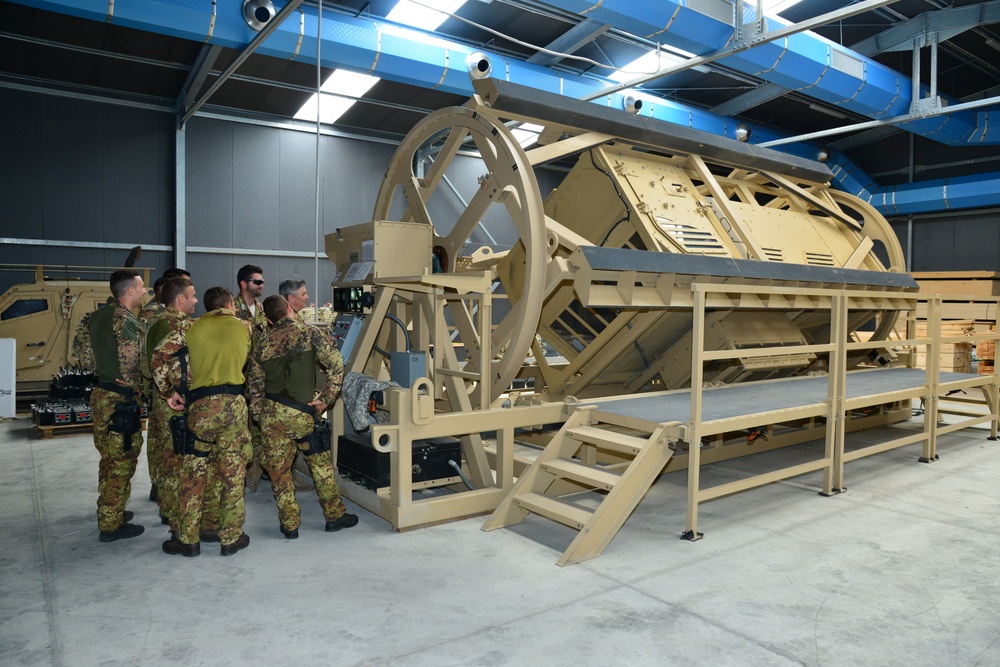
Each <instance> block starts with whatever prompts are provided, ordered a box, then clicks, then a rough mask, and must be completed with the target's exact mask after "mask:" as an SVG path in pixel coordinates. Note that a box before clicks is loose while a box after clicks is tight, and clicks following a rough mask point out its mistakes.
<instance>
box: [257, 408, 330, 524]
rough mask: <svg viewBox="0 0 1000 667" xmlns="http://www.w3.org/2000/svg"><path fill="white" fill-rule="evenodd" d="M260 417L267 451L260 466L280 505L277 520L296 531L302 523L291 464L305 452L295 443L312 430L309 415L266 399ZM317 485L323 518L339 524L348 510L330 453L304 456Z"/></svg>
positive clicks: (303, 448) (311, 420) (263, 454)
mask: <svg viewBox="0 0 1000 667" xmlns="http://www.w3.org/2000/svg"><path fill="white" fill-rule="evenodd" d="M265 403H266V404H265V407H264V410H263V411H262V412H261V415H260V430H261V432H262V433H263V434H264V451H263V452H262V454H261V465H263V466H264V469H265V470H267V474H268V475H269V476H270V478H271V492H272V493H273V494H274V500H275V502H276V503H277V504H278V521H280V522H281V525H282V526H284V527H285V528H286V529H288V530H295V529H296V528H298V527H299V526H300V525H301V524H302V516H301V510H300V509H299V503H298V501H297V500H296V499H295V482H294V480H293V478H292V464H293V463H294V462H295V454H296V453H297V452H298V451H300V449H301V450H302V451H303V452H304V450H305V449H307V448H308V446H307V445H306V444H304V443H303V444H301V445H300V444H299V443H296V442H295V441H296V440H298V439H299V438H301V437H304V436H306V435H308V434H310V433H312V430H313V419H312V417H311V416H310V415H308V414H306V413H304V412H301V411H299V410H295V409H294V408H289V407H287V406H284V405H281V404H279V403H275V402H274V401H271V400H267V401H266V402H265ZM303 458H305V460H306V463H307V464H308V465H309V472H310V473H312V477H313V482H314V483H315V485H316V495H317V496H318V497H319V504H320V507H322V508H323V516H324V518H325V519H326V520H327V521H336V520H337V519H339V518H340V517H342V516H343V515H344V513H345V512H346V511H347V508H346V507H345V506H344V503H343V501H342V500H341V498H340V487H338V486H337V478H336V477H335V476H334V473H333V460H332V458H331V455H330V452H323V453H321V454H313V455H312V456H305V454H304V453H303Z"/></svg>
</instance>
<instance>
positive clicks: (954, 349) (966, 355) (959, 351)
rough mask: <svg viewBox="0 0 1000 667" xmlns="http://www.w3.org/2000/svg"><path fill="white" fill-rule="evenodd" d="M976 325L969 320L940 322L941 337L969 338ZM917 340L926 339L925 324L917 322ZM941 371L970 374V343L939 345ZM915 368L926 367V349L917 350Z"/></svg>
mask: <svg viewBox="0 0 1000 667" xmlns="http://www.w3.org/2000/svg"><path fill="white" fill-rule="evenodd" d="M975 325H976V323H975V322H973V321H971V320H946V321H942V322H941V337H942V338H953V337H955V336H971V335H972V334H973V333H975ZM916 336H917V338H927V322H926V321H924V320H917V332H916ZM939 358H940V360H941V370H942V371H952V372H955V373H971V372H972V341H971V340H970V341H969V342H968V343H941V347H940V349H939ZM915 366H916V368H926V367H927V348H925V347H921V348H919V349H917V360H916V364H915Z"/></svg>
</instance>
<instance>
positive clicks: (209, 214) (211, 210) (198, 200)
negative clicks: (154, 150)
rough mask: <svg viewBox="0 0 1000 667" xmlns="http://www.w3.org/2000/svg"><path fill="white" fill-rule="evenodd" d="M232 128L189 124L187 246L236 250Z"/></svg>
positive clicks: (204, 122) (199, 121)
mask: <svg viewBox="0 0 1000 667" xmlns="http://www.w3.org/2000/svg"><path fill="white" fill-rule="evenodd" d="M233 127H234V124H232V123H224V122H222V121H216V120H206V119H201V118H195V119H193V120H192V121H191V122H190V123H188V126H187V130H186V131H185V134H186V138H185V146H186V158H187V159H186V164H187V215H186V219H187V242H188V245H193V246H211V247H233V175H234V167H233Z"/></svg>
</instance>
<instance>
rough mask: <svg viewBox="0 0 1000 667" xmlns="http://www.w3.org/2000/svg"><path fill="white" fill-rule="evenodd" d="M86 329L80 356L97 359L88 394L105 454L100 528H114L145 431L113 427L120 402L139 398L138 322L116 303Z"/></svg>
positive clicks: (96, 435)
mask: <svg viewBox="0 0 1000 667" xmlns="http://www.w3.org/2000/svg"><path fill="white" fill-rule="evenodd" d="M109 308H110V309H111V310H107V309H109ZM85 328H86V329H87V330H88V332H89V334H90V345H89V346H87V347H88V349H87V351H85V352H81V356H80V357H79V358H81V359H89V360H92V361H93V363H94V368H95V369H96V372H97V378H98V386H97V387H95V388H94V391H93V393H92V394H91V395H90V411H91V415H92V418H93V424H94V426H93V428H94V446H95V447H96V448H97V451H98V452H99V453H100V455H101V463H100V469H99V472H98V483H97V523H98V525H99V526H100V529H101V530H102V531H105V532H111V531H115V530H118V528H120V527H121V526H122V524H124V523H125V504H126V503H127V502H128V499H129V495H130V494H131V492H132V475H134V474H135V467H136V461H137V460H138V458H139V453H140V452H141V451H142V431H141V430H140V431H136V432H135V433H132V434H128V435H125V434H122V433H118V432H115V431H113V430H111V428H110V427H111V425H112V419H113V415H114V413H115V409H116V406H117V405H118V404H120V403H127V402H128V400H129V399H133V400H135V401H138V400H139V399H140V398H141V388H142V375H141V374H140V372H139V357H140V349H139V336H140V324H139V321H138V320H137V319H136V318H135V315H133V314H132V312H131V311H130V310H128V308H126V307H125V306H123V305H122V304H121V303H120V302H118V301H114V303H113V305H108V306H104V307H102V308H99V309H98V310H96V311H94V313H91V315H90V316H89V317H88V319H87V326H86V327H85ZM88 355H89V356H88ZM136 409H138V407H137V408H136Z"/></svg>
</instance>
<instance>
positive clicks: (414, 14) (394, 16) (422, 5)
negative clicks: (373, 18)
mask: <svg viewBox="0 0 1000 667" xmlns="http://www.w3.org/2000/svg"><path fill="white" fill-rule="evenodd" d="M464 4H465V0H417V1H416V2H411V0H400V2H399V3H398V4H397V5H396V6H395V7H393V8H392V11H391V12H389V13H388V14H386V15H385V17H386V18H387V19H389V20H390V21H395V22H396V23H399V24H401V25H406V26H410V27H411V28H419V29H421V30H437V27H438V26H439V25H441V24H442V23H444V21H445V19H447V18H448V16H447V15H446V14H442V13H441V12H447V13H448V14H454V13H455V12H456V11H457V10H458V8H459V7H461V6H462V5H464ZM438 10H440V11H438Z"/></svg>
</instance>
